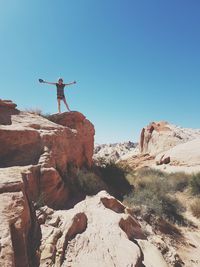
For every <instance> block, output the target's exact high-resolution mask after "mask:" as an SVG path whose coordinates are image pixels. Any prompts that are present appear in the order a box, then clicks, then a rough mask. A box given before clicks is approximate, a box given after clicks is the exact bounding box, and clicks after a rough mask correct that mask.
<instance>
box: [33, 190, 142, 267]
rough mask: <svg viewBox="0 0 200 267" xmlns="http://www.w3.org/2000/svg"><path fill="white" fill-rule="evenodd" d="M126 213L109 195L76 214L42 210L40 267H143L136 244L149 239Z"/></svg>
mask: <svg viewBox="0 0 200 267" xmlns="http://www.w3.org/2000/svg"><path fill="white" fill-rule="evenodd" d="M124 212H125V207H124V206H123V205H122V204H121V203H120V202H119V201H117V200H116V199H114V198H112V197H111V196H110V195H108V194H107V193H106V192H105V191H101V192H100V193H98V194H97V195H96V196H93V197H87V198H86V199H85V200H84V201H82V202H80V203H79V204H77V205H76V206H75V207H74V209H72V210H68V211H66V210H65V211H53V210H49V209H48V208H46V207H43V208H41V209H40V211H38V216H43V220H41V221H42V223H41V229H42V233H43V240H42V244H41V246H40V251H41V258H40V259H41V265H40V266H41V267H42V266H91V267H100V266H101V267H104V266H105V267H107V266H109V267H112V266H113V267H114V266H118V267H124V266H135V267H139V266H142V261H143V254H142V251H141V249H140V247H139V245H137V242H136V240H138V239H140V240H141V239H146V238H145V236H144V234H143V232H142V230H141V227H140V225H139V224H138V222H137V221H136V220H135V219H134V218H133V217H132V216H130V215H129V214H125V213H124ZM40 214H41V215H40ZM54 264H55V265H54Z"/></svg>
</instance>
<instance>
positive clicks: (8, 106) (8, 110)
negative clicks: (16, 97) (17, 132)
mask: <svg viewBox="0 0 200 267" xmlns="http://www.w3.org/2000/svg"><path fill="white" fill-rule="evenodd" d="M16 106H17V105H16V104H14V103H13V102H12V101H11V100H2V99H0V125H1V124H4V125H7V124H11V116H12V115H15V114H18V113H19V110H17V109H15V108H16Z"/></svg>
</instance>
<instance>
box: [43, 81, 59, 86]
mask: <svg viewBox="0 0 200 267" xmlns="http://www.w3.org/2000/svg"><path fill="white" fill-rule="evenodd" d="M43 83H47V84H52V85H56V83H52V82H47V81H43Z"/></svg>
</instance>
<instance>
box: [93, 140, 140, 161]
mask: <svg viewBox="0 0 200 267" xmlns="http://www.w3.org/2000/svg"><path fill="white" fill-rule="evenodd" d="M138 153H139V150H138V144H137V143H133V142H130V141H129V142H124V143H114V144H101V145H98V144H96V145H95V147H94V156H93V159H94V161H95V162H96V164H101V163H103V162H104V163H111V162H112V163H114V162H118V161H120V160H124V159H126V158H129V157H130V156H134V155H136V154H138Z"/></svg>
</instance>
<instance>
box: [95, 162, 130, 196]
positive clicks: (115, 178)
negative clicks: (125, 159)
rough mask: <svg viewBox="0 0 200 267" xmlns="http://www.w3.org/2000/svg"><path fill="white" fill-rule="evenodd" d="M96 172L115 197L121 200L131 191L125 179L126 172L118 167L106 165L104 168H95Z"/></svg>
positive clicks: (113, 164) (116, 165) (110, 164)
mask: <svg viewBox="0 0 200 267" xmlns="http://www.w3.org/2000/svg"><path fill="white" fill-rule="evenodd" d="M96 171H97V172H98V174H99V175H100V176H101V178H102V180H103V181H104V182H105V184H106V185H107V186H108V189H109V192H110V193H111V194H113V195H114V196H115V197H117V198H119V199H122V197H123V196H124V195H125V194H128V193H129V192H130V191H131V189H132V186H131V185H130V183H129V182H128V181H127V179H126V174H127V170H126V169H125V168H123V167H121V166H120V165H118V164H115V163H107V164H105V165H104V166H97V167H96Z"/></svg>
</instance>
